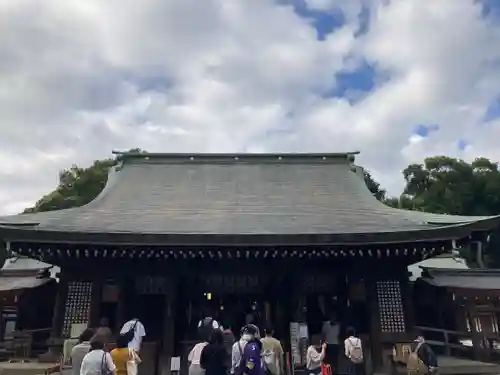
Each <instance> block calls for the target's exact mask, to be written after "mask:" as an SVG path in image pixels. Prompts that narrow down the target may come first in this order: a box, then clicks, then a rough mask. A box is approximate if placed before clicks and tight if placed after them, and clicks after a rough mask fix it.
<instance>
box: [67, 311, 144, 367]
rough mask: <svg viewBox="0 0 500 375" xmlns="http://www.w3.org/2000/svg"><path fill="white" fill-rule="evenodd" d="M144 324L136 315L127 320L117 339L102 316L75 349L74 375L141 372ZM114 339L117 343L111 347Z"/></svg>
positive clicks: (73, 354) (81, 337)
mask: <svg viewBox="0 0 500 375" xmlns="http://www.w3.org/2000/svg"><path fill="white" fill-rule="evenodd" d="M145 336H146V330H145V328H144V325H143V324H142V323H141V322H140V321H139V319H137V318H134V319H131V320H129V321H128V322H126V323H125V324H124V325H123V327H122V329H121V330H120V334H119V335H118V337H116V339H115V338H114V337H113V333H112V332H111V329H110V328H109V327H108V322H107V320H106V319H102V320H101V323H100V327H99V328H98V329H97V330H93V329H91V328H87V329H86V330H84V331H83V332H82V334H81V335H80V337H79V340H78V344H77V345H75V346H74V347H73V349H72V350H71V356H70V358H71V368H72V375H137V372H138V371H137V370H138V367H137V366H138V365H139V364H140V363H141V358H140V356H139V352H140V348H141V344H142V340H143V338H144V337H145ZM110 343H116V347H115V348H114V349H112V350H111V351H110V350H109V349H110V347H109V345H110Z"/></svg>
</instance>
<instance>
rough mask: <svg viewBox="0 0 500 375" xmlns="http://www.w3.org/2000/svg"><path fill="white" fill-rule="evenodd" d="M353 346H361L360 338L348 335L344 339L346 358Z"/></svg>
mask: <svg viewBox="0 0 500 375" xmlns="http://www.w3.org/2000/svg"><path fill="white" fill-rule="evenodd" d="M354 347H360V348H361V347H362V346H361V339H359V338H357V337H354V336H349V337H348V338H346V339H345V340H344V348H345V349H344V354H345V356H346V357H347V358H349V357H350V356H351V350H352V348H354Z"/></svg>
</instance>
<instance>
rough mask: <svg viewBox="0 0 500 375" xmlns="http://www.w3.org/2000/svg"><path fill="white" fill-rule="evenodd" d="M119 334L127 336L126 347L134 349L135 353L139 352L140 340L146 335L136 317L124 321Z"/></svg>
mask: <svg viewBox="0 0 500 375" xmlns="http://www.w3.org/2000/svg"><path fill="white" fill-rule="evenodd" d="M120 335H121V336H125V337H126V338H127V340H128V347H129V348H130V349H134V350H135V351H136V352H137V353H139V351H140V350H141V345H142V340H143V339H144V337H145V336H146V330H145V328H144V325H143V324H142V323H141V322H140V321H139V319H138V318H133V319H130V320H129V321H127V322H125V324H124V325H123V327H122V329H121V330H120Z"/></svg>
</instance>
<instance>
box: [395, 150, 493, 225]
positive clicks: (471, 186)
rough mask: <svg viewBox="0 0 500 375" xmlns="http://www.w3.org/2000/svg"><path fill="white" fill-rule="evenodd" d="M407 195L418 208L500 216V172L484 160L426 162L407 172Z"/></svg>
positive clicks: (433, 159)
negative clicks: (470, 161)
mask: <svg viewBox="0 0 500 375" xmlns="http://www.w3.org/2000/svg"><path fill="white" fill-rule="evenodd" d="M403 176H404V179H405V181H406V186H405V189H404V194H405V195H406V196H407V197H408V198H409V199H410V200H411V201H412V202H413V205H414V206H415V207H418V208H419V209H422V210H423V211H427V212H435V213H444V214H454V215H496V214H499V213H500V171H499V169H498V165H497V164H496V163H493V162H491V161H490V160H488V159H485V158H480V159H476V160H474V161H473V162H472V163H467V162H465V161H463V160H460V159H454V158H450V157H447V156H435V157H431V158H427V159H425V161H424V163H423V164H411V165H409V166H408V167H407V168H406V169H405V170H404V171H403Z"/></svg>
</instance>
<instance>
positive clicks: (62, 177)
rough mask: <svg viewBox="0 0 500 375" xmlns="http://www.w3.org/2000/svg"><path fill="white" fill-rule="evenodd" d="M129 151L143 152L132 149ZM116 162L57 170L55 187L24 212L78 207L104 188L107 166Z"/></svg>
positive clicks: (95, 163)
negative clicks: (57, 180) (57, 175)
mask: <svg viewBox="0 0 500 375" xmlns="http://www.w3.org/2000/svg"><path fill="white" fill-rule="evenodd" d="M129 152H143V151H141V150H140V149H132V150H130V151H129ZM115 164H116V159H104V160H96V161H94V163H93V164H92V165H91V166H90V167H87V168H81V167H78V166H76V165H73V166H72V167H71V168H69V169H64V170H62V171H61V172H59V185H58V186H57V188H56V189H55V190H54V191H53V192H51V193H49V194H47V195H45V196H43V197H42V198H41V199H40V200H38V201H37V202H36V203H35V205H34V206H33V207H30V208H27V209H26V210H24V212H25V213H31V212H43V211H54V210H61V209H65V208H72V207H80V206H83V205H85V204H87V203H89V202H90V201H92V200H93V199H94V198H95V197H97V195H98V194H99V193H100V192H101V191H102V189H104V186H105V185H106V182H107V180H108V171H109V168H111V167H112V166H114V165H115Z"/></svg>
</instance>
